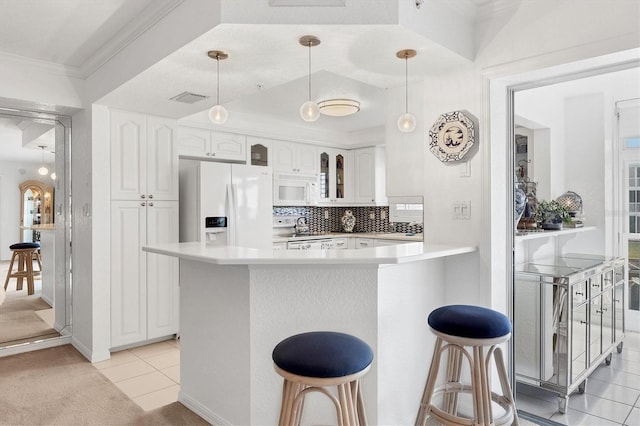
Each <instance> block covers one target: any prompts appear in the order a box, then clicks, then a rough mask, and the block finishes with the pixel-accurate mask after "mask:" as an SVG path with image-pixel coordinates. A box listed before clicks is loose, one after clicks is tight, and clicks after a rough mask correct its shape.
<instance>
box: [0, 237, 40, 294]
mask: <svg viewBox="0 0 640 426" xmlns="http://www.w3.org/2000/svg"><path fill="white" fill-rule="evenodd" d="M9 248H10V249H11V251H12V252H13V254H12V255H11V262H10V263H9V270H8V271H7V278H6V279H5V280H4V289H5V290H6V289H7V287H8V286H9V280H10V279H11V278H15V279H16V290H22V279H23V278H26V279H27V294H28V295H32V294H33V293H34V292H35V290H34V286H33V277H34V271H33V260H34V259H36V260H37V261H38V265H40V271H42V263H41V261H40V253H39V252H38V250H40V244H39V243H17V244H12V245H11V246H9ZM16 258H17V259H18V270H17V271H15V272H14V271H13V264H14V262H15V260H16Z"/></svg>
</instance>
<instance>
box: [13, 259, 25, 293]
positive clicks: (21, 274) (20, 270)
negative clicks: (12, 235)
mask: <svg viewBox="0 0 640 426" xmlns="http://www.w3.org/2000/svg"><path fill="white" fill-rule="evenodd" d="M17 253H18V276H17V277H16V290H22V277H24V268H25V267H26V266H27V262H26V260H25V258H24V253H22V252H20V251H19V252H17Z"/></svg>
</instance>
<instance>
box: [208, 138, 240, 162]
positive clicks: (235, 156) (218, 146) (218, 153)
mask: <svg viewBox="0 0 640 426" xmlns="http://www.w3.org/2000/svg"><path fill="white" fill-rule="evenodd" d="M209 156H210V157H211V158H215V159H218V160H234V161H243V162H244V161H246V156H247V139H246V136H244V135H237V134H235V133H225V132H211V150H210V152H209Z"/></svg>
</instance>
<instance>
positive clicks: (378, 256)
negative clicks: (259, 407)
mask: <svg viewBox="0 0 640 426" xmlns="http://www.w3.org/2000/svg"><path fill="white" fill-rule="evenodd" d="M142 250H143V251H146V252H149V253H157V254H163V255H166V256H172V257H178V258H180V259H188V260H195V261H200V262H206V263H213V264H217V265H305V264H314V265H318V264H324V265H336V264H339V265H355V264H369V265H376V264H377V265H380V264H398V263H407V262H415V261H419V260H425V259H435V258H439V257H446V256H454V255H457V254H464V253H472V252H474V251H476V250H477V247H475V246H468V245H455V244H430V243H422V242H420V243H408V244H399V245H391V246H384V247H375V248H366V249H358V250H268V249H264V250H261V249H251V248H245V247H235V246H228V247H213V246H208V245H207V244H206V243H202V242H193V243H169V244H156V245H151V246H145V247H143V248H142Z"/></svg>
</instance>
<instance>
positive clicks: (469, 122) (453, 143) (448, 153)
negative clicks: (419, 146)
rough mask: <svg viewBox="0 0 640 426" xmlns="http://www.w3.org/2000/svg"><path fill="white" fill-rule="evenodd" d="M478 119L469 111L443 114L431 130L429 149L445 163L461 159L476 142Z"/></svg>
mask: <svg viewBox="0 0 640 426" xmlns="http://www.w3.org/2000/svg"><path fill="white" fill-rule="evenodd" d="M477 130H478V120H477V119H476V118H475V117H474V116H473V115H471V114H470V113H469V112H468V111H453V112H447V113H444V114H442V115H441V116H440V117H438V119H437V120H436V122H435V123H433V126H431V130H429V150H430V151H431V152H432V153H433V155H435V156H436V157H438V159H439V160H440V161H442V162H443V163H448V162H451V161H460V160H462V158H463V157H464V156H465V155H466V154H467V153H468V152H469V150H470V149H471V148H472V147H473V146H474V145H475V144H476V137H477V136H476V132H477Z"/></svg>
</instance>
